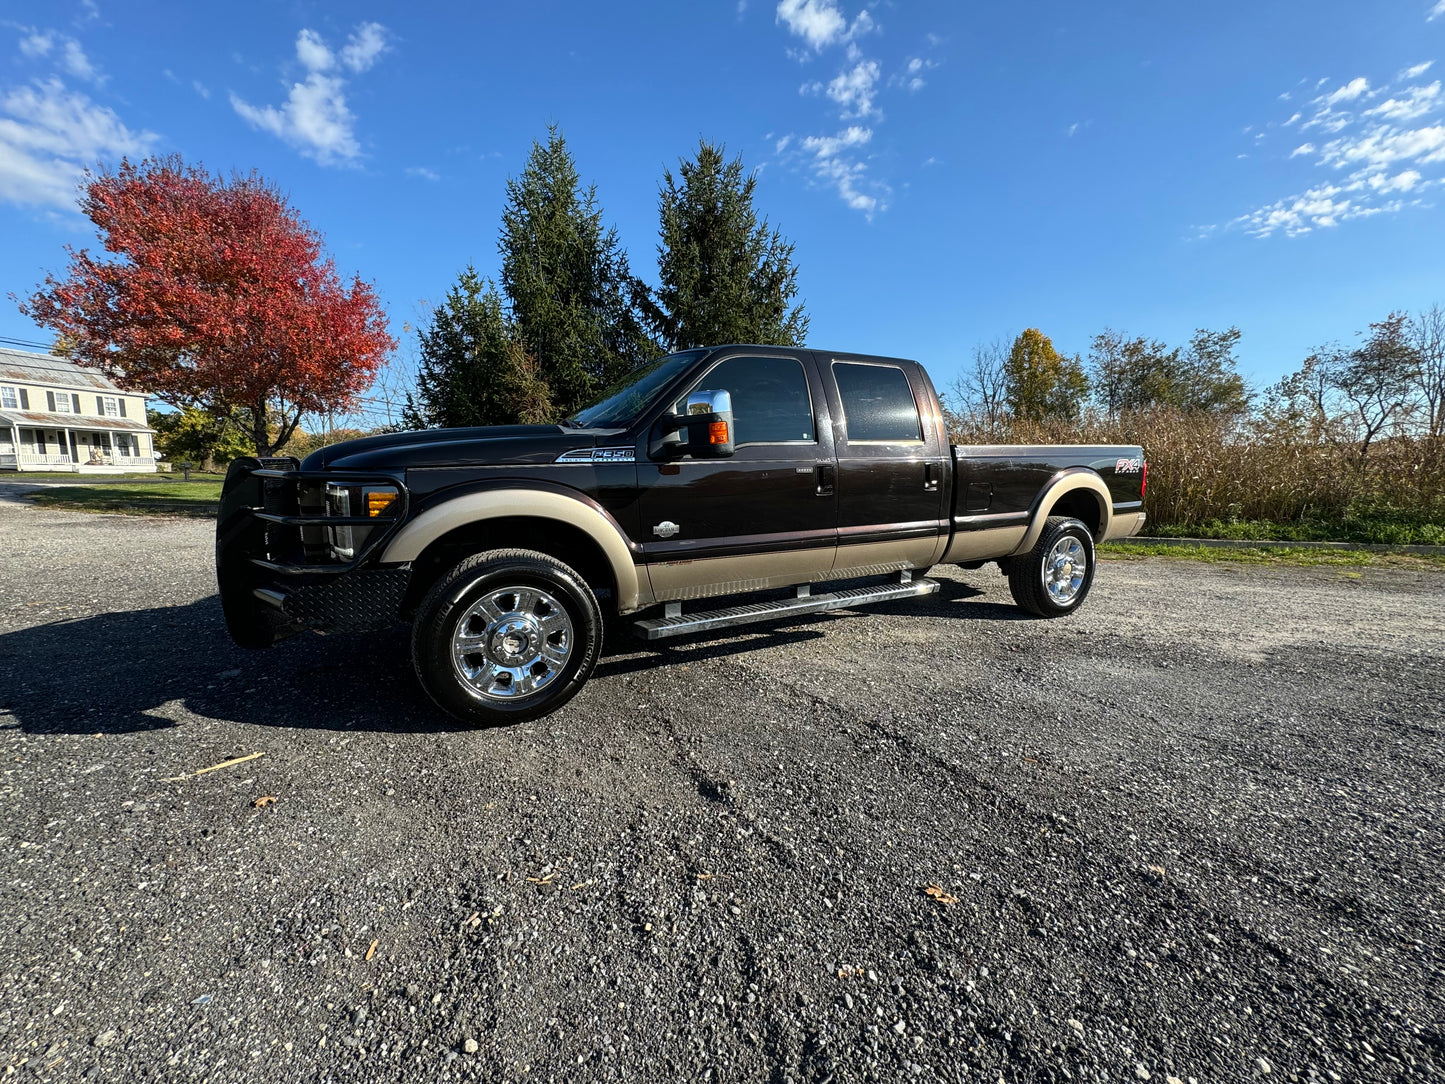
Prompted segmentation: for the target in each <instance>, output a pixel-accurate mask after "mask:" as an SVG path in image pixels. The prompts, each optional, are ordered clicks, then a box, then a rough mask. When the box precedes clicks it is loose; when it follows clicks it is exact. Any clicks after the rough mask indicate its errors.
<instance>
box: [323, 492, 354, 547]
mask: <svg viewBox="0 0 1445 1084" xmlns="http://www.w3.org/2000/svg"><path fill="white" fill-rule="evenodd" d="M326 514H327V515H328V516H349V515H351V489H350V487H348V486H343V485H338V484H336V483H335V482H328V483H327V484H326ZM327 530H328V531H330V532H331V552H332V553H333V554H334V555H336V556H337V557H339V558H341V559H342V560H343V561H349V560H351V558H352V557H354V556H355V555H356V541H355V537H356V536H355V535H354V533H353V532H352V530H351V528H350V527H328V528H327Z"/></svg>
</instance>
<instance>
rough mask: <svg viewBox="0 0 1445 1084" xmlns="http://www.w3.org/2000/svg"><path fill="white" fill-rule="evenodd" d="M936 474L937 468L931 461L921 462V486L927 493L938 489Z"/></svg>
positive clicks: (937, 472)
mask: <svg viewBox="0 0 1445 1084" xmlns="http://www.w3.org/2000/svg"><path fill="white" fill-rule="evenodd" d="M938 474H939V471H938V468H937V467H936V466H934V465H933V464H932V463H925V464H923V488H924V489H925V490H926V491H927V492H929V493H934V492H937V490H938Z"/></svg>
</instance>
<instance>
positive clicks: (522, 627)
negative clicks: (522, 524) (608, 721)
mask: <svg viewBox="0 0 1445 1084" xmlns="http://www.w3.org/2000/svg"><path fill="white" fill-rule="evenodd" d="M601 649H602V612H601V609H600V608H599V607H598V605H597V597H596V596H595V595H594V594H593V593H592V590H591V588H589V587H588V586H587V583H586V581H584V580H583V579H582V577H581V576H579V575H578V574H577V573H576V571H574V570H573V569H571V568H569V567H568V566H567V565H564V564H563V563H562V562H561V561H558V560H556V559H555V558H552V557H549V556H547V555H546V554H544V553H538V552H535V551H533V550H489V551H487V552H486V553H479V554H477V555H475V556H473V557H468V558H467V559H466V560H464V561H462V562H460V563H459V564H457V565H456V567H454V568H453V569H452V570H451V571H450V572H448V573H447V574H446V575H444V576H442V578H441V579H440V580H438V581H437V582H436V584H435V585H433V587H432V589H431V590H430V591H429V592H427V596H426V598H425V599H423V600H422V603H421V606H420V607H418V609H417V614H416V620H415V622H414V623H413V625H412V636H411V654H412V663H413V665H414V666H415V667H416V674H417V678H418V679H419V680H420V681H421V684H422V688H424V689H425V690H426V691H427V695H429V696H430V697H431V698H432V699H433V700H434V701H436V703H437V706H438V707H440V708H441V709H442V710H443V711H446V712H447V713H449V714H451V715H453V716H455V717H456V718H458V719H460V720H462V721H463V722H466V723H471V724H472V725H474V726H484V727H488V726H506V725H508V724H511V723H520V722H525V721H526V720H528V719H536V718H538V717H540V716H543V715H547V714H550V713H551V712H554V711H556V710H557V709H558V708H560V707H561V706H562V705H563V704H565V703H567V701H569V700H571V699H572V698H573V697H574V696H576V695H577V693H578V692H580V691H581V689H582V686H583V685H584V684H586V681H587V679H588V678H589V677H590V676H591V675H592V670H593V667H595V666H596V665H597V657H598V655H599V654H600V652H601Z"/></svg>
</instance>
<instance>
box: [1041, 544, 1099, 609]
mask: <svg viewBox="0 0 1445 1084" xmlns="http://www.w3.org/2000/svg"><path fill="white" fill-rule="evenodd" d="M1088 571H1089V557H1088V554H1087V553H1085V552H1084V544H1083V543H1082V542H1080V541H1079V540H1078V539H1077V538H1075V537H1074V536H1073V535H1071V534H1066V535H1064V536H1063V537H1062V538H1060V539H1059V540H1058V541H1057V542H1055V543H1054V544H1053V546H1052V548H1050V550H1049V552H1048V556H1046V557H1045V558H1044V567H1043V574H1044V590H1046V591H1047V592H1048V593H1049V598H1050V599H1051V600H1052V601H1053V603H1054V605H1056V606H1067V605H1069V603H1071V602H1073V601H1074V598H1075V596H1077V595H1078V593H1079V588H1080V587H1081V586H1082V585H1083V583H1084V576H1085V575H1086V574H1087V573H1088Z"/></svg>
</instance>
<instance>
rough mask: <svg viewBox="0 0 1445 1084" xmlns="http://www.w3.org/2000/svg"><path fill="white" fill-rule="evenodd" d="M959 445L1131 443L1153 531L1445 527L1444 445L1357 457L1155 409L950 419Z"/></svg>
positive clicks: (1309, 440) (1302, 439)
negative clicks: (1371, 523) (1139, 459)
mask: <svg viewBox="0 0 1445 1084" xmlns="http://www.w3.org/2000/svg"><path fill="white" fill-rule="evenodd" d="M950 423H951V425H950V429H951V435H952V437H953V439H954V440H955V441H957V442H958V443H965V444H987V443H1007V444H1035V443H1038V444H1081V443H1083V444H1094V443H1099V444H1138V445H1141V446H1142V447H1143V448H1144V454H1145V457H1146V458H1147V460H1148V462H1149V490H1148V493H1147V495H1146V498H1145V511H1146V512H1148V514H1149V520H1150V523H1151V529H1152V530H1154V531H1155V532H1165V531H1174V530H1187V529H1190V528H1195V527H1198V526H1200V525H1202V524H1208V523H1219V522H1230V521H1264V522H1268V523H1275V524H1282V525H1289V524H1301V523H1319V522H1323V523H1331V522H1340V521H1343V520H1346V519H1349V518H1350V517H1352V516H1359V515H1361V514H1372V510H1373V512H1374V513H1378V512H1379V511H1380V510H1386V511H1387V512H1395V513H1404V514H1406V515H1407V516H1409V517H1412V518H1418V519H1420V520H1422V521H1425V520H1428V521H1432V522H1438V523H1445V441H1442V440H1440V439H1439V438H1435V439H1430V438H1423V437H1409V436H1400V437H1393V438H1390V439H1389V440H1385V441H1378V442H1376V443H1375V444H1373V445H1371V446H1370V447H1369V449H1368V451H1364V450H1363V449H1362V448H1361V446H1360V445H1359V444H1358V443H1355V442H1353V441H1342V440H1331V439H1328V438H1326V437H1324V436H1322V435H1312V434H1307V433H1301V432H1299V431H1297V430H1295V429H1292V428H1291V427H1289V426H1287V425H1284V424H1278V423H1272V422H1270V421H1268V420H1265V419H1253V420H1250V421H1247V422H1244V423H1239V422H1236V421H1235V420H1234V419H1226V418H1218V417H1211V416H1208V415H1200V414H1187V413H1180V412H1177V411H1168V410H1159V411H1149V412H1145V413H1140V414H1131V415H1125V416H1122V417H1119V418H1117V419H1114V420H1110V419H1108V418H1104V417H1101V416H1098V415H1088V416H1085V417H1084V418H1083V419H1081V420H1079V421H1077V422H1069V421H1063V420H1055V421H1044V422H1008V423H1005V424H1003V425H1001V426H995V427H993V428H992V429H990V427H988V426H986V425H981V424H978V423H977V422H976V421H974V420H973V419H970V418H968V417H967V416H961V415H952V416H951V417H950Z"/></svg>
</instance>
